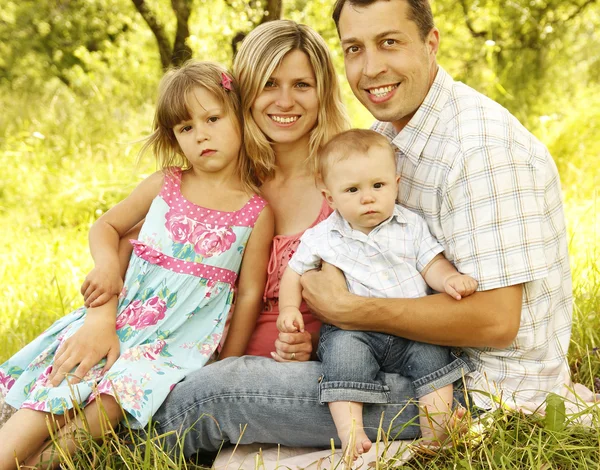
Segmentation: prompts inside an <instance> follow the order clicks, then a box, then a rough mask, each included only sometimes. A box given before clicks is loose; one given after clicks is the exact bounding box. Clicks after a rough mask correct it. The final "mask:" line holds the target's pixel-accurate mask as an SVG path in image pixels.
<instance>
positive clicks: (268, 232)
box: [219, 206, 274, 359]
mask: <svg viewBox="0 0 600 470" xmlns="http://www.w3.org/2000/svg"><path fill="white" fill-rule="evenodd" d="M273 227H274V222H273V211H272V210H271V208H270V207H269V206H266V207H265V208H264V209H263V210H262V212H261V214H260V216H259V217H258V219H257V221H256V223H255V224H254V228H253V229H252V234H251V235H250V239H249V240H248V244H247V245H246V251H245V252H244V258H243V260H242V267H241V269H240V278H239V283H238V294H237V297H236V301H235V309H234V311H233V315H232V317H231V323H230V325H229V331H228V333H227V338H226V339H225V344H224V345H223V349H221V353H220V354H219V359H224V358H226V357H230V356H243V355H244V354H245V352H246V348H247V347H248V342H249V341H250V337H251V336H252V332H253V331H254V327H255V326H256V320H257V319H258V316H259V315H260V312H261V309H262V299H263V295H264V292H265V284H266V282H267V265H268V264H269V255H270V252H271V243H272V240H273Z"/></svg>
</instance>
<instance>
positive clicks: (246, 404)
mask: <svg viewBox="0 0 600 470" xmlns="http://www.w3.org/2000/svg"><path fill="white" fill-rule="evenodd" d="M321 375H322V368H321V363H320V362H316V361H311V362H288V363H278V362H275V361H274V360H272V359H269V358H265V357H256V356H244V357H232V358H228V359H225V360H223V361H219V362H215V363H213V364H210V365H208V366H205V367H203V368H202V369H200V370H198V371H197V372H195V373H193V374H190V375H189V376H188V377H187V378H186V379H185V380H184V381H182V382H180V383H179V384H178V385H177V386H176V387H175V388H174V389H173V390H172V391H171V393H170V394H169V396H168V397H167V400H166V401H165V402H164V403H163V405H162V406H161V407H160V409H159V410H158V411H157V413H156V414H155V415H154V423H155V424H156V431H157V432H158V433H160V434H163V433H169V432H171V431H173V433H171V434H169V435H168V436H166V443H165V445H166V450H170V451H172V452H174V453H176V454H178V453H179V452H180V451H183V453H184V455H185V456H186V457H189V456H191V455H193V454H195V453H197V452H215V451H217V450H218V449H219V448H220V447H221V445H222V443H223V442H225V443H234V444H235V443H238V442H239V443H240V444H250V443H273V444H277V443H278V444H282V445H286V446H302V447H303V446H307V447H328V446H329V445H330V439H331V438H333V439H334V440H335V442H336V443H337V445H339V441H338V438H337V432H336V429H335V425H334V423H333V420H332V419H331V414H330V413H329V408H328V407H327V406H326V405H321V404H320V403H319V394H318V385H319V377H321ZM377 378H378V380H380V381H381V383H382V384H384V385H385V387H386V388H387V389H388V390H389V395H388V397H389V401H388V402H387V403H378V404H367V405H365V406H364V411H363V413H364V426H365V431H366V433H367V435H368V436H369V437H370V438H371V439H376V437H377V429H378V427H379V425H380V421H381V419H382V417H383V430H384V431H385V432H387V433H388V435H389V437H390V438H391V439H414V438H416V437H418V436H419V423H418V412H419V411H418V408H417V406H416V402H415V399H414V397H415V392H414V388H413V385H412V381H411V380H410V379H407V378H405V377H402V376H400V375H397V374H385V373H380V374H379V375H378V376H377ZM455 385H457V384H455ZM464 393H465V392H464V391H463V390H462V388H461V387H460V386H459V385H457V386H456V387H455V399H456V401H458V402H459V403H461V404H463V405H464V403H465V396H464ZM177 439H181V440H182V445H183V447H182V448H181V447H180V446H179V445H177Z"/></svg>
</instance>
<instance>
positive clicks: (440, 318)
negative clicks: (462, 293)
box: [301, 263, 523, 348]
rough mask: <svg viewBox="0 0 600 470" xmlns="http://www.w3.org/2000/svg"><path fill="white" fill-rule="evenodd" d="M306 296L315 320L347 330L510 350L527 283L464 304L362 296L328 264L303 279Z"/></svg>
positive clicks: (430, 298)
mask: <svg viewBox="0 0 600 470" xmlns="http://www.w3.org/2000/svg"><path fill="white" fill-rule="evenodd" d="M301 282H302V287H303V291H302V296H303V297H304V300H305V301H306V302H307V304H308V306H309V307H310V309H311V310H312V312H313V313H314V315H315V316H316V317H317V318H319V319H320V320H321V321H323V322H326V323H331V324H333V325H335V326H337V327H339V328H341V329H343V330H367V331H377V332H381V333H388V334H392V335H395V336H401V337H404V338H408V339H411V340H415V341H422V342H425V343H433V344H440V345H445V346H469V347H492V348H505V347H507V346H508V345H510V344H511V343H512V341H513V340H514V339H515V337H516V335H517V332H518V331H519V325H520V321H521V308H522V300H523V288H522V285H521V284H517V285H514V286H509V287H502V288H499V289H491V290H488V291H483V292H475V293H474V294H473V295H471V296H469V297H466V298H464V299H462V300H460V301H457V300H454V299H452V298H451V297H450V296H448V295H446V294H435V295H428V296H425V297H420V298H416V299H381V298H366V297H360V296H357V295H354V294H351V293H350V292H348V289H347V287H346V281H345V279H344V275H343V274H342V273H341V271H339V270H338V269H337V268H335V267H334V266H331V265H329V264H327V263H323V267H322V269H321V270H320V271H317V270H313V271H309V272H307V273H306V274H304V275H303V276H302V278H301Z"/></svg>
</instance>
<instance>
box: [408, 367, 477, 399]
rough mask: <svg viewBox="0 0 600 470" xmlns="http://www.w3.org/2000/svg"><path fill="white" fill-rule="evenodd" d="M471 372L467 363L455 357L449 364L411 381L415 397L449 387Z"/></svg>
mask: <svg viewBox="0 0 600 470" xmlns="http://www.w3.org/2000/svg"><path fill="white" fill-rule="evenodd" d="M471 370H472V367H471V365H470V364H469V363H467V362H466V361H464V360H463V359H461V358H459V357H455V359H454V360H453V361H452V362H451V363H450V364H448V365H446V366H444V367H442V368H441V369H438V370H436V371H434V372H432V373H430V374H427V375H426V376H424V377H421V378H419V379H418V380H415V381H413V387H414V388H415V397H416V398H421V397H422V396H424V395H427V394H429V393H431V392H433V391H435V390H437V389H440V388H442V387H445V386H446V385H450V384H452V383H454V382H456V381H457V380H460V379H461V378H462V377H463V376H464V375H465V374H467V373H469V372H471Z"/></svg>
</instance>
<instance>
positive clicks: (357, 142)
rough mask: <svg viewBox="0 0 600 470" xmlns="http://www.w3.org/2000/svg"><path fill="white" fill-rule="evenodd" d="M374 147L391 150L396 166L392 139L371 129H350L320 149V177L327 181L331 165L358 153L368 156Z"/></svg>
mask: <svg viewBox="0 0 600 470" xmlns="http://www.w3.org/2000/svg"><path fill="white" fill-rule="evenodd" d="M373 147H380V148H384V149H387V150H389V153H390V158H391V160H392V161H393V162H394V167H395V166H396V154H395V152H394V148H393V147H392V144H390V141H389V140H388V139H387V138H386V137H385V136H383V135H382V134H380V133H378V132H375V131H372V130H369V129H350V130H349V131H346V132H342V133H341V134H338V135H336V136H335V137H334V138H333V139H331V140H330V141H329V142H327V144H326V145H324V146H323V148H321V149H320V150H319V153H318V171H319V174H318V177H319V179H320V181H321V182H322V183H324V182H325V178H326V177H327V173H328V172H329V170H330V169H331V167H332V166H333V165H334V164H335V163H337V162H341V161H343V160H346V159H347V158H350V157H352V156H354V155H356V154H361V155H365V156H367V155H368V154H369V150H370V149H372V148H373Z"/></svg>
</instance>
